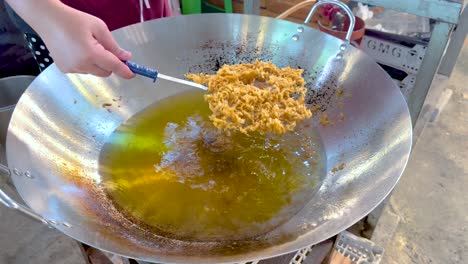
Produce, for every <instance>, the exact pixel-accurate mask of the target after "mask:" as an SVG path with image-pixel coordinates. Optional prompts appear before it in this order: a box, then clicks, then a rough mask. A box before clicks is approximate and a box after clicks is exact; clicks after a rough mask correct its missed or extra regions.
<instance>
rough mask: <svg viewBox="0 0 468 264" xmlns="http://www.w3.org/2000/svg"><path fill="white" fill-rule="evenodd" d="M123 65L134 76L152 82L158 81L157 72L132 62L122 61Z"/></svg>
mask: <svg viewBox="0 0 468 264" xmlns="http://www.w3.org/2000/svg"><path fill="white" fill-rule="evenodd" d="M124 63H125V65H127V66H128V68H129V69H130V70H131V71H132V72H133V73H135V74H138V75H142V76H145V77H148V78H151V79H153V82H155V81H156V79H158V71H156V70H155V69H151V68H149V67H146V66H143V65H140V64H138V63H135V62H133V61H124Z"/></svg>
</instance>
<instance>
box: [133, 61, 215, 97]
mask: <svg viewBox="0 0 468 264" xmlns="http://www.w3.org/2000/svg"><path fill="white" fill-rule="evenodd" d="M124 63H125V64H126V65H127V66H128V68H130V70H131V71H132V72H134V73H135V74H138V75H142V76H145V77H148V78H151V79H153V82H156V80H157V79H158V78H161V79H165V80H168V81H171V82H176V83H181V84H184V85H189V86H193V87H195V88H198V89H202V90H207V89H208V88H207V87H206V86H204V85H201V84H198V83H194V82H191V81H187V80H183V79H179V78H176V77H172V76H169V75H165V74H162V73H160V72H158V71H157V70H155V69H151V68H149V67H146V66H143V65H140V64H138V63H135V62H133V61H125V62H124Z"/></svg>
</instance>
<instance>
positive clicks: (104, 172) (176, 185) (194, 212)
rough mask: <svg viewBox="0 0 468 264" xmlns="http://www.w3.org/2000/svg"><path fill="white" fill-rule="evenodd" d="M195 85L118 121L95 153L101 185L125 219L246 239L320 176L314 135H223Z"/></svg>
mask: <svg viewBox="0 0 468 264" xmlns="http://www.w3.org/2000/svg"><path fill="white" fill-rule="evenodd" d="M209 114H210V110H209V108H208V105H207V104H206V102H205V101H204V99H203V93H202V92H199V91H194V92H187V93H183V94H180V95H176V96H172V97H169V98H167V99H164V100H162V101H160V102H158V103H156V104H155V105H153V106H151V107H149V108H147V109H146V110H144V111H142V112H141V113H139V114H137V115H135V116H134V117H132V118H131V119H130V120H128V121H127V122H126V123H124V124H123V125H122V126H120V127H119V128H118V129H117V130H116V131H115V132H114V133H113V134H112V136H111V137H110V138H109V140H108V142H107V143H106V144H105V145H104V147H103V149H102V151H101V156H100V167H99V169H100V173H101V176H102V184H103V187H104V189H105V191H106V193H107V194H108V196H109V197H110V199H112V201H113V203H114V205H115V206H116V208H118V209H119V210H120V211H121V212H122V213H123V214H124V215H125V216H126V217H127V218H129V219H130V220H131V221H133V222H135V223H136V224H139V225H141V226H144V227H145V228H148V229H151V230H152V231H153V232H157V233H159V234H160V235H165V236H168V237H173V238H177V239H184V240H192V241H223V240H240V239H245V238H252V237H255V236H258V235H260V234H263V233H266V232H268V231H270V230H272V229H274V228H275V227H277V226H279V225H281V224H282V223H284V222H286V221H287V220H288V219H290V218H291V217H292V216H294V215H295V214H296V213H297V212H298V211H299V210H301V209H302V208H303V207H304V205H305V204H306V203H307V202H308V201H309V200H310V199H311V197H312V196H313V194H314V190H316V188H317V186H318V184H319V182H320V178H321V176H323V174H324V164H323V160H322V159H323V148H322V147H321V144H320V140H319V137H318V135H317V133H314V132H313V131H311V128H306V127H305V126H303V125H298V127H297V128H298V129H296V131H295V132H291V133H287V134H284V135H281V136H273V135H266V136H260V135H250V136H246V135H243V134H240V133H231V134H228V133H225V132H222V131H219V130H217V129H216V128H214V127H213V125H212V124H211V123H210V121H209V118H208V116H209Z"/></svg>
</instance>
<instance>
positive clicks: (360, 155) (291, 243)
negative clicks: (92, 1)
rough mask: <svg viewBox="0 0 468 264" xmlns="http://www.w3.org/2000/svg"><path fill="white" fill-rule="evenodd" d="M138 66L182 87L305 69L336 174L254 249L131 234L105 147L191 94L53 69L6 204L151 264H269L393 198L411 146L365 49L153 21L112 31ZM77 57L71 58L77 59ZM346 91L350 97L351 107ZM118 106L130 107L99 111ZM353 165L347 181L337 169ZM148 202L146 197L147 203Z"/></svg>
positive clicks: (384, 79)
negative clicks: (244, 72)
mask: <svg viewBox="0 0 468 264" xmlns="http://www.w3.org/2000/svg"><path fill="white" fill-rule="evenodd" d="M113 35H114V36H115V38H116V39H117V41H118V42H119V43H120V44H121V45H122V46H123V47H124V48H126V49H128V50H131V51H132V52H133V60H134V61H138V62H140V63H142V64H145V65H148V66H151V67H154V68H157V69H159V70H160V71H161V72H164V73H166V74H169V75H173V76H176V77H181V78H183V76H184V74H186V73H187V72H200V71H202V72H209V73H212V72H214V71H215V70H216V69H217V68H219V66H221V65H222V64H224V63H240V62H251V61H254V60H257V59H258V60H265V61H272V62H274V63H275V64H277V65H278V66H291V67H300V68H302V69H304V70H305V72H304V77H305V79H306V81H307V82H308V89H309V95H308V96H309V103H312V104H320V105H321V110H322V111H324V112H326V113H328V115H329V116H337V115H338V113H339V112H343V113H345V116H346V117H345V119H344V121H342V122H336V124H335V125H334V126H328V127H322V126H318V120H317V119H313V120H312V121H311V122H313V123H314V124H317V126H318V127H319V128H318V129H319V132H320V136H321V139H322V141H323V144H324V146H325V151H326V163H327V165H326V166H327V174H326V175H325V176H324V180H323V183H322V185H321V187H320V189H319V190H318V191H317V193H316V194H315V195H314V197H313V198H312V199H311V200H310V202H309V203H308V204H307V205H306V206H305V208H303V209H302V210H301V211H300V212H299V213H298V214H297V215H295V216H294V217H293V218H292V219H290V220H289V221H288V222H287V223H285V224H283V225H281V226H280V227H278V228H276V229H275V230H273V231H271V232H269V233H267V234H265V235H262V236H261V237H258V238H256V239H251V240H248V241H232V242H226V241H225V242H222V243H221V242H209V243H207V242H205V243H202V242H200V243H197V242H187V241H177V240H174V239H170V238H165V237H161V236H156V235H154V234H152V233H150V232H147V231H145V229H144V228H142V227H139V226H137V225H132V224H125V221H122V219H119V213H118V211H117V210H116V209H115V208H114V207H113V205H112V203H111V202H110V201H109V199H107V198H106V196H105V195H104V192H103V190H102V189H101V187H100V185H99V183H100V175H99V171H98V166H99V164H98V157H99V155H100V151H101V148H102V146H103V144H104V143H105V141H106V139H107V138H108V137H109V136H110V135H111V134H112V133H113V131H114V130H115V129H116V128H117V127H118V126H119V125H120V124H122V123H123V122H125V121H126V120H128V119H129V118H130V117H132V116H133V115H135V114H136V113H138V112H140V111H142V110H143V109H145V108H146V107H147V106H149V105H151V104H153V103H155V102H157V101H159V100H162V99H164V98H166V97H168V96H171V95H174V94H178V93H182V92H184V91H187V90H188V89H191V88H188V87H184V86H178V85H176V84H174V83H169V82H166V81H164V80H159V81H158V82H157V83H156V84H154V83H153V82H152V80H150V79H147V78H144V77H137V78H135V79H133V80H128V81H127V80H123V79H120V78H117V77H115V76H112V77H110V78H106V79H103V78H98V77H93V76H90V75H79V74H68V75H65V74H62V73H61V72H60V71H59V70H58V69H57V68H56V67H55V65H52V66H51V67H49V68H48V69H47V70H45V71H44V72H43V73H42V74H41V75H39V76H38V77H37V78H36V79H35V80H34V82H33V83H32V84H31V85H30V86H29V88H28V89H27V91H26V92H25V93H24V95H23V96H22V97H21V99H20V101H19V103H18V104H17V106H16V109H15V111H14V113H13V116H12V119H11V123H10V125H9V129H8V136H7V144H6V145H7V159H8V168H4V170H6V171H7V172H9V173H10V174H11V177H12V180H13V182H14V185H15V186H16V188H17V190H18V192H19V193H20V195H21V197H22V198H23V199H24V201H25V202H26V204H27V206H28V207H29V208H31V209H32V210H33V211H29V208H28V207H26V206H22V205H18V204H17V203H15V202H14V201H12V200H11V199H9V198H8V197H7V196H6V195H4V194H3V193H2V194H1V196H0V197H1V198H2V200H3V202H4V203H5V204H6V205H7V206H9V207H13V208H16V209H19V210H21V211H24V212H27V213H28V214H30V215H32V216H34V217H36V218H38V219H41V220H42V221H43V222H44V223H47V224H50V225H52V226H53V227H54V228H56V229H58V230H60V231H61V232H63V233H64V234H66V235H68V236H70V237H73V238H75V239H77V240H79V241H82V242H84V243H86V244H89V245H92V246H94V247H96V248H100V249H103V250H105V251H110V252H114V253H117V254H119V255H123V256H128V257H132V258H136V259H141V260H146V261H159V262H196V263H221V262H240V261H248V260H255V259H264V258H269V257H272V256H276V255H280V254H284V253H287V252H291V251H294V250H297V249H300V248H302V247H305V246H308V245H310V244H314V243H318V242H320V241H323V240H325V239H327V238H329V237H331V236H333V235H335V234H337V233H339V232H341V231H342V230H344V229H346V228H347V227H349V226H350V225H352V224H353V223H355V222H357V221H358V220H359V219H361V218H362V217H363V216H365V215H366V214H368V213H369V212H370V211H371V210H372V209H373V208H374V207H376V206H377V205H378V204H379V203H380V202H381V201H382V200H383V199H384V198H385V197H386V195H387V194H388V193H389V192H390V191H391V190H392V188H393V187H394V186H395V184H396V183H397V181H398V179H399V177H400V175H401V174H402V172H403V170H404V168H405V165H406V163H407V160H408V156H409V153H410V147H411V135H412V129H411V122H410V115H409V112H408V108H407V105H406V102H405V100H404V98H403V96H402V94H401V93H400V91H399V89H398V88H397V87H396V86H395V85H394V83H393V82H392V80H391V79H390V77H389V76H388V75H387V74H386V73H385V72H384V71H383V70H382V69H381V68H380V67H379V66H378V65H377V63H376V62H374V61H373V60H372V59H371V58H370V57H368V56H366V54H364V53H363V52H361V51H360V50H358V49H356V48H354V47H352V46H351V45H349V43H348V42H347V41H342V40H339V39H337V38H334V37H332V36H329V35H326V34H324V33H321V32H319V31H317V30H315V29H312V28H308V27H303V26H302V25H299V24H295V23H292V22H287V21H283V20H278V19H273V18H266V17H259V16H250V15H237V14H236V15H234V14H233V15H226V14H209V15H193V16H183V17H176V18H168V19H161V20H156V21H149V22H145V23H143V24H138V25H132V26H129V27H126V28H123V29H120V30H117V31H115V32H113ZM70 52H74V51H73V50H71V51H70ZM339 88H343V89H345V91H346V92H348V93H350V94H351V98H349V99H348V100H347V102H346V103H345V104H344V106H343V107H342V108H340V107H339V106H338V105H337V104H336V102H335V101H334V98H336V96H335V93H336V90H337V89H339ZM114 98H121V107H120V108H112V109H111V110H112V111H110V112H109V111H107V109H106V108H103V107H102V105H103V104H104V103H107V102H109V101H112V100H113V99H114ZM342 163H344V164H346V165H345V166H344V169H343V170H341V171H334V172H332V171H331V169H332V168H333V167H336V166H339V165H340V164H342ZM141 199H142V201H144V199H145V197H141Z"/></svg>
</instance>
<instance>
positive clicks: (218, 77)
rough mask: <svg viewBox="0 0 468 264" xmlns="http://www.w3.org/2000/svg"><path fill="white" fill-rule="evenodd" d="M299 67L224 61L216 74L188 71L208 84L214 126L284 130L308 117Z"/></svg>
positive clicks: (189, 76) (281, 131)
mask: <svg viewBox="0 0 468 264" xmlns="http://www.w3.org/2000/svg"><path fill="white" fill-rule="evenodd" d="M302 72H303V70H301V69H292V68H290V67H285V68H281V69H280V68H278V67H276V66H275V65H274V64H273V63H271V62H260V61H256V62H254V63H247V64H235V65H224V66H223V67H222V68H221V69H220V70H219V71H218V72H217V73H216V74H214V75H207V74H187V76H186V77H187V78H188V79H190V80H192V81H194V82H196V83H199V84H203V85H206V86H207V87H208V92H209V93H208V94H207V95H205V100H206V101H207V102H208V104H209V107H210V109H211V111H212V114H211V115H210V119H211V121H212V122H213V124H214V126H215V127H217V128H218V129H222V130H225V131H229V130H232V131H240V132H242V133H244V134H249V133H250V132H258V133H260V134H265V133H275V134H283V133H285V132H287V131H292V130H293V129H294V127H295V126H296V124H297V122H298V121H301V120H304V119H306V118H310V117H311V116H312V112H311V111H310V110H309V109H308V108H307V107H306V105H305V104H304V99H305V94H306V88H305V87H304V85H305V82H304V79H303V78H302V76H301V75H302Z"/></svg>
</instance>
